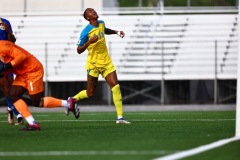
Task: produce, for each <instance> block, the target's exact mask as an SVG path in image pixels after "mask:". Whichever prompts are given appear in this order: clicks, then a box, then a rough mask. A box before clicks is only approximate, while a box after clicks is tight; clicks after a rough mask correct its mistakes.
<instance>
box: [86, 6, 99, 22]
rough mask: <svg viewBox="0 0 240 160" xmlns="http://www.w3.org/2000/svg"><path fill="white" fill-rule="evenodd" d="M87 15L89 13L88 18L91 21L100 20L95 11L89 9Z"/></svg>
mask: <svg viewBox="0 0 240 160" xmlns="http://www.w3.org/2000/svg"><path fill="white" fill-rule="evenodd" d="M86 13H87V18H88V19H89V20H90V19H98V14H97V12H96V11H95V10H94V9H92V8H88V9H87V12H86Z"/></svg>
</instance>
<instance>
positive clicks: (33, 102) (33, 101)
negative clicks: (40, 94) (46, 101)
mask: <svg viewBox="0 0 240 160" xmlns="http://www.w3.org/2000/svg"><path fill="white" fill-rule="evenodd" d="M31 102H32V105H33V106H35V107H42V105H41V102H42V98H41V99H33V100H31Z"/></svg>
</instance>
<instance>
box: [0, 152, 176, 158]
mask: <svg viewBox="0 0 240 160" xmlns="http://www.w3.org/2000/svg"><path fill="white" fill-rule="evenodd" d="M173 152H174V151H167V150H160V151H146V150H145V151H144V150H143V151H141V150H139V151H137V150H134V151H121V150H113V151H107V150H106V151H94V150H93V151H27V152H25V151H18V152H0V157H8V156H11V157H16V156H69V155H70V156H76V155H164V154H170V153H173ZM175 152H176V151H175Z"/></svg>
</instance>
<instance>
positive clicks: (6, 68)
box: [0, 41, 80, 131]
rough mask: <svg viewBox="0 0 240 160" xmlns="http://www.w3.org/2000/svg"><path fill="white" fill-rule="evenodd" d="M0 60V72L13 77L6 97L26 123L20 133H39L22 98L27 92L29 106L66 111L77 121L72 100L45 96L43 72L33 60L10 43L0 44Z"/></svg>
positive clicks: (36, 60) (37, 126)
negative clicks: (63, 109)
mask: <svg viewBox="0 0 240 160" xmlns="http://www.w3.org/2000/svg"><path fill="white" fill-rule="evenodd" d="M0 57H1V60H2V61H0V73H2V74H4V75H7V74H8V73H10V72H12V73H14V74H15V75H16V78H15V79H14V81H13V84H12V87H11V88H10V92H9V97H10V99H11V101H12V102H13V104H14V106H15V107H16V108H17V110H18V111H19V112H20V113H21V114H22V116H23V117H24V118H25V119H26V121H27V122H28V124H27V126H26V127H25V128H23V129H22V130H26V131H29V130H33V131H36V130H40V124H39V123H37V122H36V121H35V119H34V118H33V116H32V114H31V113H30V111H29V109H28V106H27V104H26V103H25V102H24V101H23V100H22V99H21V97H22V95H23V94H24V93H25V92H26V91H28V93H29V96H30V99H31V103H32V105H34V106H36V107H44V108H54V107H64V108H68V109H69V110H70V111H72V112H73V113H74V115H75V117H76V118H79V114H80V111H79V108H78V106H77V103H76V101H75V100H74V99H73V98H69V99H68V100H61V99H57V98H53V97H44V83H43V75H44V70H43V66H42V64H41V62H39V60H38V59H37V58H36V57H34V56H33V55H32V54H30V53H29V52H28V51H26V50H24V49H23V48H21V47H19V46H17V45H15V44H14V43H12V42H9V41H0Z"/></svg>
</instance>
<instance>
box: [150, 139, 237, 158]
mask: <svg viewBox="0 0 240 160" xmlns="http://www.w3.org/2000/svg"><path fill="white" fill-rule="evenodd" d="M237 140H240V136H236V137H232V138H227V139H222V140H219V141H216V142H213V143H210V144H206V145H202V146H199V147H197V148H193V149H189V150H186V151H181V152H177V153H174V154H171V155H167V156H163V157H159V158H155V159H153V160H176V159H180V158H185V157H189V156H192V155H196V154H199V153H201V152H204V151H208V150H211V149H214V148H217V147H220V146H223V145H225V144H228V143H230V142H234V141H237Z"/></svg>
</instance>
